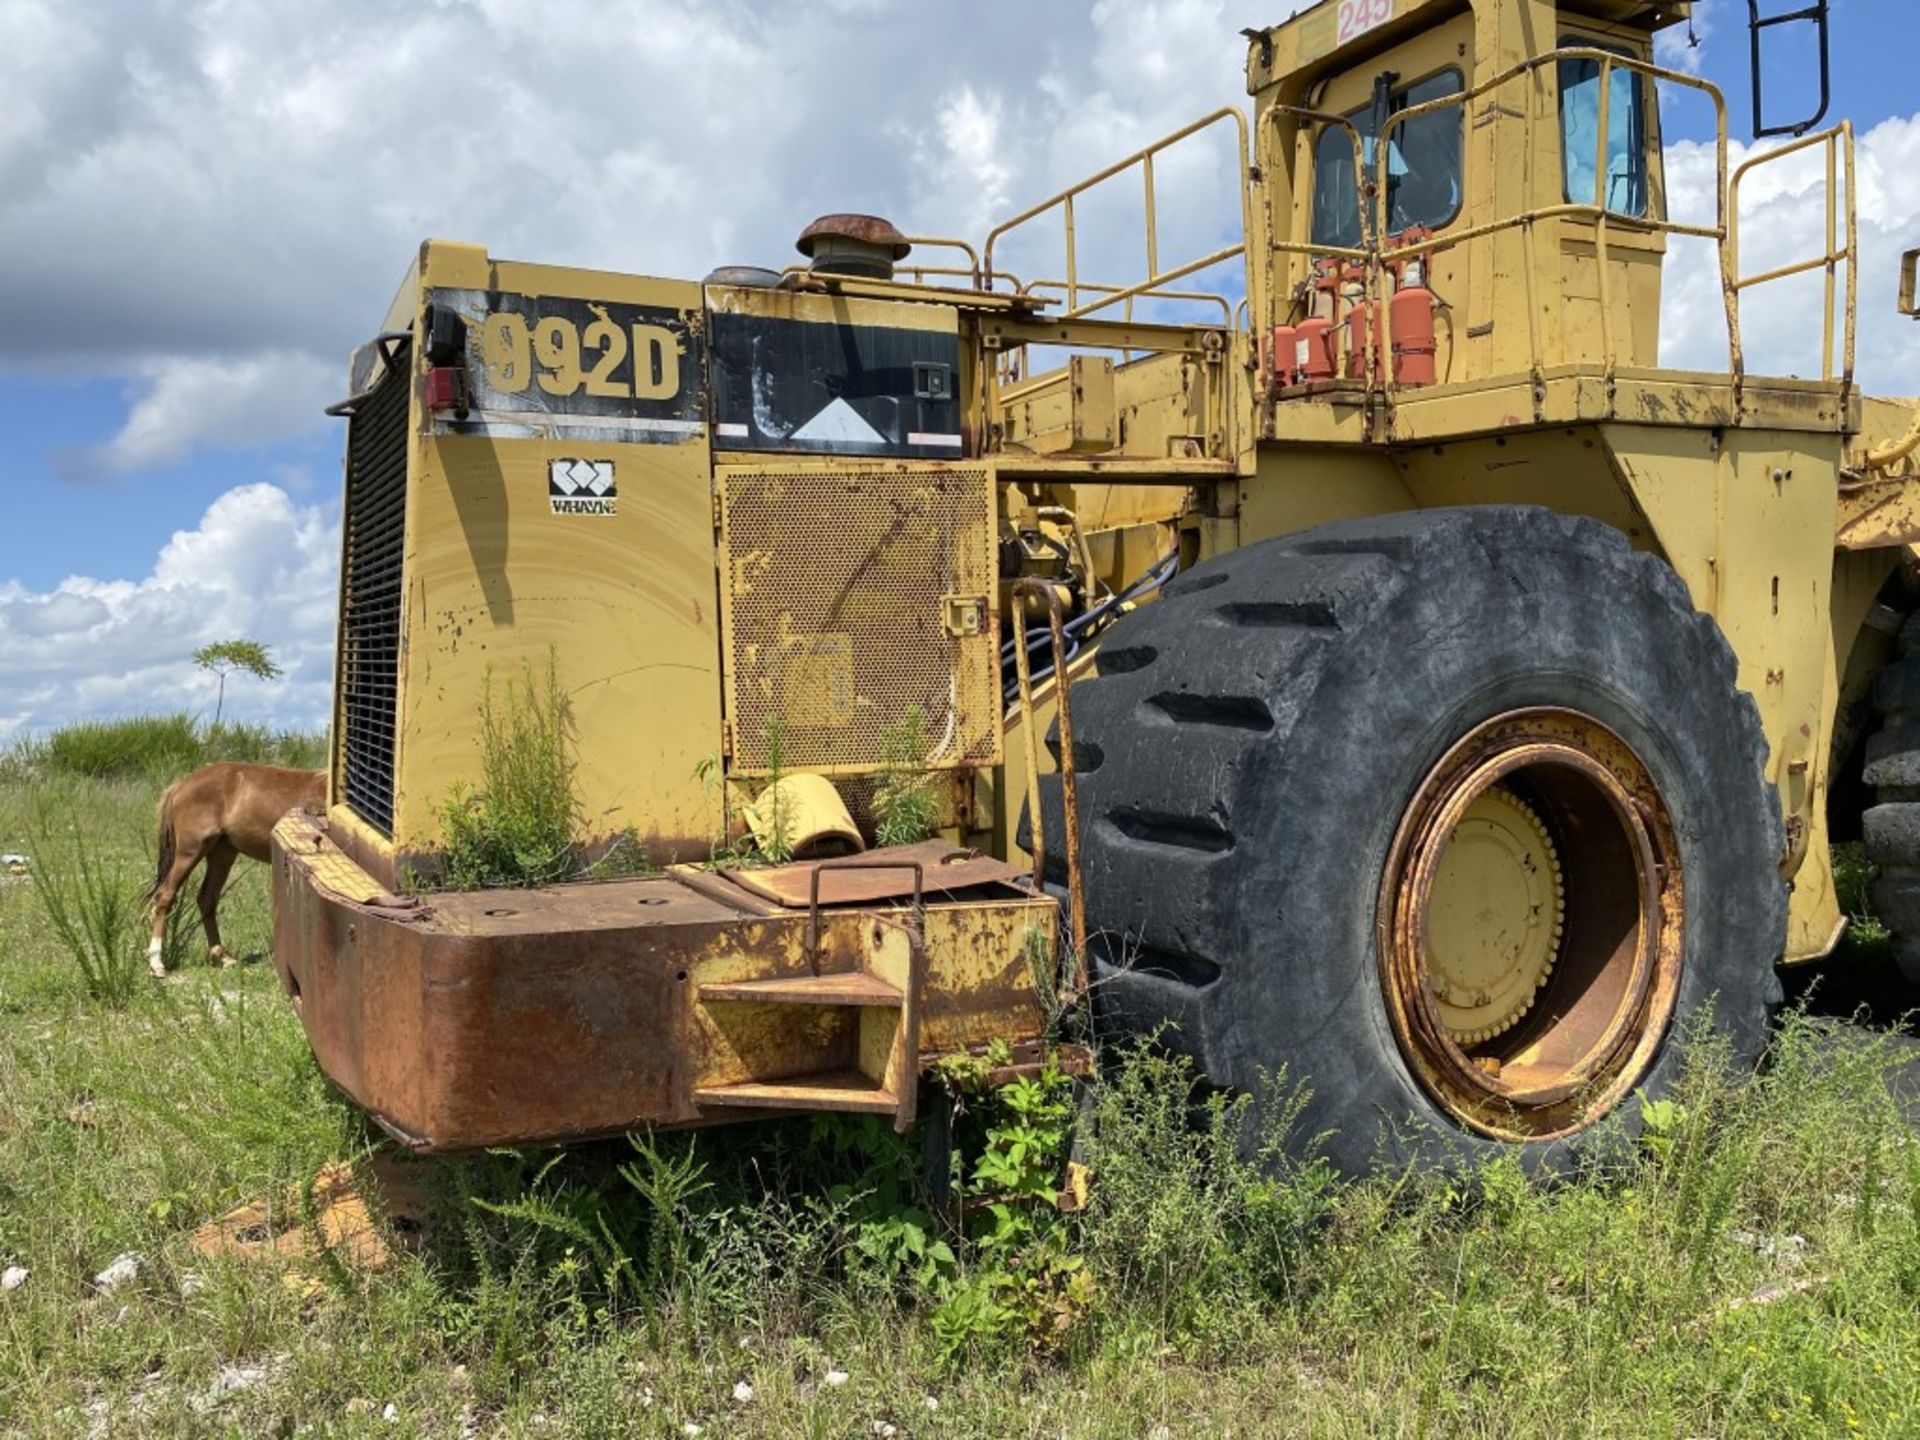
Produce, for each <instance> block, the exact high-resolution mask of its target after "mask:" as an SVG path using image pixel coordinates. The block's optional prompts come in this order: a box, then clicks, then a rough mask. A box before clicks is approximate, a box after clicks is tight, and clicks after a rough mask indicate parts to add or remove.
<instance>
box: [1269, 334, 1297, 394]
mask: <svg viewBox="0 0 1920 1440" xmlns="http://www.w3.org/2000/svg"><path fill="white" fill-rule="evenodd" d="M1299 338H1300V332H1299V330H1298V329H1296V328H1295V327H1294V326H1292V325H1276V326H1274V327H1273V339H1272V341H1271V342H1270V343H1269V345H1268V349H1267V356H1268V364H1267V372H1268V375H1269V378H1270V380H1271V387H1270V388H1271V389H1272V390H1274V391H1275V392H1276V393H1277V392H1279V391H1281V390H1284V389H1286V388H1287V386H1289V385H1291V384H1293V377H1294V372H1295V371H1297V370H1298V369H1299V368H1300V367H1299V365H1298V363H1297V362H1296V361H1295V359H1294V348H1295V346H1296V345H1297V343H1298V342H1299Z"/></svg>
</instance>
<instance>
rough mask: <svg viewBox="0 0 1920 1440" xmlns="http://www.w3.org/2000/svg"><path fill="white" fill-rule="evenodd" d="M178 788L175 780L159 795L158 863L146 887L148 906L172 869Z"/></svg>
mask: <svg viewBox="0 0 1920 1440" xmlns="http://www.w3.org/2000/svg"><path fill="white" fill-rule="evenodd" d="M179 788H180V782H179V781H177V780H176V781H175V782H174V783H173V784H171V785H169V786H168V787H167V788H166V789H165V790H163V791H162V792H161V793H160V839H159V842H158V844H156V845H155V846H154V848H155V849H156V850H157V851H159V854H160V862H159V865H158V867H157V868H156V869H155V871H154V875H153V883H152V884H151V885H149V886H148V887H147V893H146V897H145V898H146V903H147V904H149V905H151V904H152V903H153V899H154V896H156V895H158V894H159V893H160V887H161V886H162V885H163V884H165V883H166V879H167V872H168V871H170V870H171V869H173V792H174V791H176V790H178V789H179Z"/></svg>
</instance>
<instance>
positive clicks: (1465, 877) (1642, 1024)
mask: <svg viewBox="0 0 1920 1440" xmlns="http://www.w3.org/2000/svg"><path fill="white" fill-rule="evenodd" d="M1685 914H1686V912H1685V896H1684V889H1683V881H1682V875H1681V869H1680V863H1679V856H1678V852H1677V848H1676V846H1675V844H1674V839H1673V827H1672V823H1671V820H1670V818H1669V816H1668V813H1667V808H1666V804H1665V802H1664V800H1663V799H1662V798H1661V796H1660V793H1659V790H1658V788H1657V787H1656V786H1655V785H1654V783H1653V779H1652V776H1651V775H1650V774H1649V772H1648V771H1647V768H1646V766H1645V765H1644V764H1643V763H1642V762H1641V760H1640V758H1639V757H1638V756H1637V755H1635V754H1634V752H1633V750H1632V749H1631V748H1630V747H1629V746H1628V745H1627V744H1626V742H1625V741H1623V740H1622V739H1621V738H1620V737H1619V736H1618V735H1616V734H1615V733H1614V732H1613V731H1612V730H1610V729H1608V728H1607V727H1606V726H1605V725H1603V724H1601V723H1600V722H1599V721H1597V720H1595V719H1593V718H1592V717H1590V716H1587V715H1582V714H1580V713H1578V712H1577V711H1572V710H1563V709H1531V710H1519V711H1514V712H1511V713H1509V714H1506V715H1501V716H1498V717H1496V718H1494V719H1492V720H1490V721H1488V722H1486V723H1485V724H1483V725H1481V726H1479V727H1478V728H1476V729H1475V730H1473V731H1472V732H1471V733H1469V734H1468V735H1467V736H1465V737H1464V738H1463V739H1462V740H1460V741H1459V742H1458V743H1457V744H1456V745H1455V746H1454V747H1453V748H1452V749H1451V750H1450V751H1448V753H1447V754H1446V755H1445V756H1444V757H1443V758H1442V759H1441V761H1440V763H1439V764H1438V765H1436V766H1435V767H1434V768H1433V770H1432V771H1431V772H1429V774H1428V775H1427V777H1426V778H1425V779H1424V780H1423V781H1422V782H1421V783H1420V786H1419V788H1418V789H1417V790H1416V792H1415V794H1414V797H1413V801H1412V803H1411V804H1410V805H1409V806H1408V807H1407V812H1406V814H1405V815H1404V816H1403V817H1402V819H1401V822H1400V827H1399V831H1398V833H1397V834H1396V835H1395V837H1394V842H1393V848H1392V850H1391V851H1390V852H1389V855H1388V859H1387V867H1386V871H1385V874H1384V876H1383V880H1382V884H1381V889H1380V904H1379V911H1378V918H1377V924H1378V929H1379V935H1378V942H1379V943H1378V950H1379V955H1380V966H1381V982H1382V989H1383V991H1384V993H1385V997H1386V1002H1387V1012H1388V1017H1389V1020H1390V1021H1391V1023H1392V1026H1393V1030H1394V1038H1395V1040H1396V1041H1397V1043H1398V1044H1399V1047H1400V1051H1401V1054H1402V1055H1403V1056H1404V1057H1405V1059H1406V1061H1407V1063H1408V1065H1409V1067H1410V1068H1411V1069H1412V1071H1413V1073H1414V1075H1415V1077H1416V1078H1417V1079H1418V1080H1419V1082H1420V1084H1421V1086H1422V1088H1424V1089H1425V1090H1426V1091H1427V1093H1428V1094H1429V1095H1430V1096H1432V1097H1433V1098H1434V1100H1436V1101H1437V1102H1438V1103H1439V1104H1440V1105H1441V1106H1442V1107H1443V1108H1445V1109H1446V1110H1447V1112H1448V1113H1449V1114H1451V1115H1452V1116H1454V1117H1455V1118H1456V1119H1457V1120H1459V1121H1460V1122H1461V1123H1463V1124H1465V1125H1467V1126H1468V1127H1470V1128H1472V1129H1474V1130H1476V1131H1479V1132H1480V1133H1482V1134H1486V1135H1491V1136H1495V1137H1498V1138H1501V1139H1514V1140H1521V1139H1531V1140H1543V1139H1551V1138H1553V1137H1555V1136H1558V1135H1564V1134H1567V1133H1570V1132H1572V1131H1575V1130H1578V1129H1580V1128H1582V1127H1584V1126H1585V1125H1588V1124H1591V1123H1592V1122H1593V1121H1594V1120H1597V1119H1598V1118H1599V1117H1600V1116H1601V1115H1603V1114H1605V1113H1606V1112H1607V1111H1608V1110H1610V1109H1611V1108H1612V1107H1613V1106H1614V1105H1615V1104H1617V1103H1618V1102H1619V1100H1620V1099H1621V1097H1622V1096H1624V1095H1626V1094H1628V1093H1629V1092H1630V1091H1631V1090H1632V1088H1633V1087H1634V1085H1636V1084H1638V1083H1639V1081H1640V1080H1641V1078H1642V1077H1643V1076H1644V1075H1645V1074H1646V1071H1647V1069H1648V1068H1649V1067H1650V1066H1651V1065H1652V1063H1653V1060H1654V1058H1655V1056H1656V1055H1657V1054H1658V1053H1659V1050H1660V1046H1661V1043H1662V1041H1663V1040H1664V1039H1665V1037H1666V1032H1667V1028H1668V1025H1669V1023H1670V1022H1671V1020H1672V1018H1673V1010H1674V1004H1675V1000H1676V998H1677V996H1678V994H1679V983H1680V970H1681V964H1682V945H1681V940H1682V935H1683V931H1684V928H1685V926H1684V922H1685Z"/></svg>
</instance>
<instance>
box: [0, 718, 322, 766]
mask: <svg viewBox="0 0 1920 1440" xmlns="http://www.w3.org/2000/svg"><path fill="white" fill-rule="evenodd" d="M215 760H243V761H248V762H250V763H253V764H260V765H287V766H292V767H294V768H297V769H313V768H317V767H318V766H320V765H322V764H324V763H325V760H326V742H325V740H324V738H323V737H321V736H318V735H307V734H300V733H296V732H288V731H274V730H269V729H268V728H267V727H266V726H264V725H246V724H239V723H235V722H232V721H227V722H223V723H220V724H216V725H207V724H203V723H202V722H200V721H198V720H196V719H194V718H193V717H192V716H190V715H187V714H184V713H179V712H176V713H174V714H170V715H130V716H123V717H121V718H119V719H115V720H86V721H79V722H77V723H75V724H71V725H67V726H64V727H62V728H61V729H59V730H56V731H54V732H52V733H51V734H49V735H46V736H43V737H38V738H28V739H25V740H21V741H17V742H15V743H14V744H13V745H12V746H10V747H9V748H8V749H7V750H6V751H5V752H4V753H0V781H5V780H10V781H12V782H13V783H16V784H19V783H25V782H27V781H29V780H32V779H35V778H42V779H46V778H57V777H62V776H65V777H81V778H86V779H94V780H144V781H155V780H157V781H161V782H163V783H164V782H165V781H168V780H174V779H177V778H179V777H180V776H182V775H184V774H186V773H187V772H188V771H189V770H194V769H197V768H199V767H200V766H202V765H206V764H210V763H212V762H213V761H215Z"/></svg>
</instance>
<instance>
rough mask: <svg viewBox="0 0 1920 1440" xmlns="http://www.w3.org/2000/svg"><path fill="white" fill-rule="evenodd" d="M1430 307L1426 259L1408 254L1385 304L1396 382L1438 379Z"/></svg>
mask: <svg viewBox="0 0 1920 1440" xmlns="http://www.w3.org/2000/svg"><path fill="white" fill-rule="evenodd" d="M1433 310H1434V297H1433V291H1431V290H1429V289H1428V288H1427V266H1426V261H1425V259H1424V258H1423V257H1421V256H1418V255H1414V256H1411V257H1409V258H1408V259H1407V261H1406V263H1405V264H1403V265H1402V266H1401V267H1400V273H1399V277H1398V283H1397V284H1396V285H1395V286H1394V291H1393V300H1392V302H1391V303H1390V305H1389V307H1388V316H1389V318H1390V319H1391V321H1392V323H1393V378H1394V380H1395V381H1397V382H1398V383H1399V384H1402V385H1432V384H1434V383H1435V382H1436V381H1437V380H1438V379H1439V372H1438V369H1437V367H1436V364H1435V360H1434V356H1435V355H1436V353H1437V352H1438V350H1439V348H1440V345H1439V340H1438V338H1437V337H1436V335H1435V333H1434V323H1433Z"/></svg>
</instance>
